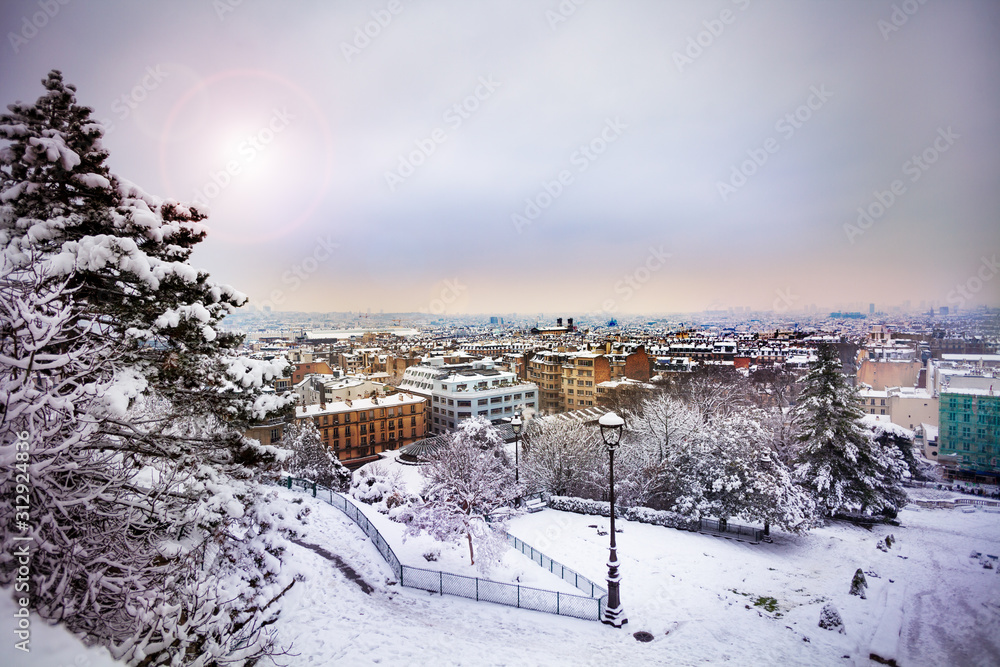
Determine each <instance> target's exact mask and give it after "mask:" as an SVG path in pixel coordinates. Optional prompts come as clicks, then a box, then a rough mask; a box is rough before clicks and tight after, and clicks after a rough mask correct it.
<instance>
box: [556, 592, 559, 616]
mask: <svg viewBox="0 0 1000 667" xmlns="http://www.w3.org/2000/svg"><path fill="white" fill-rule="evenodd" d="M556 614H559V591H556Z"/></svg>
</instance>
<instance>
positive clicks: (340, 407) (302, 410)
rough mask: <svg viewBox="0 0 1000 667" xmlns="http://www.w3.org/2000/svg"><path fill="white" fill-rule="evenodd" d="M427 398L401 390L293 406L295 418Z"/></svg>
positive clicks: (419, 400)
mask: <svg viewBox="0 0 1000 667" xmlns="http://www.w3.org/2000/svg"><path fill="white" fill-rule="evenodd" d="M426 400H427V399H426V398H424V397H422V396H414V395H413V394H409V393H405V392H401V393H398V394H393V395H391V396H385V397H383V398H377V397H373V398H358V399H355V400H352V401H350V402H349V403H350V404H348V401H333V402H331V403H327V404H326V407H322V406H321V405H300V406H298V407H296V408H295V417H296V418H299V419H301V418H305V417H317V416H321V415H329V414H334V413H341V412H354V411H355V410H370V409H374V408H392V407H396V406H398V405H412V404H415V403H423V402H425V401H426Z"/></svg>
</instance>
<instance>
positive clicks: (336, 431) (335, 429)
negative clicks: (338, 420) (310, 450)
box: [333, 426, 340, 438]
mask: <svg viewBox="0 0 1000 667" xmlns="http://www.w3.org/2000/svg"><path fill="white" fill-rule="evenodd" d="M333 437H335V438H339V437H340V427H339V426H334V427H333Z"/></svg>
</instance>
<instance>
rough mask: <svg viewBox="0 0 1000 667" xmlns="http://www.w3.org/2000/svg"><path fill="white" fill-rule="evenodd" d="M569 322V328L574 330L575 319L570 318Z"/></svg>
mask: <svg viewBox="0 0 1000 667" xmlns="http://www.w3.org/2000/svg"><path fill="white" fill-rule="evenodd" d="M567 322H568V323H569V328H570V329H572V328H573V318H572V317H571V318H569V319H568V320H567Z"/></svg>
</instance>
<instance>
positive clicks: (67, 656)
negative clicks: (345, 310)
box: [0, 491, 1000, 667]
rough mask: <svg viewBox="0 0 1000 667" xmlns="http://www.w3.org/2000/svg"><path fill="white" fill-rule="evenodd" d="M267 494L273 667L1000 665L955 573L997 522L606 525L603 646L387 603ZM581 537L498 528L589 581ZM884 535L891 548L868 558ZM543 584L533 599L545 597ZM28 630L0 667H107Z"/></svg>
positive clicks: (980, 596)
mask: <svg viewBox="0 0 1000 667" xmlns="http://www.w3.org/2000/svg"><path fill="white" fill-rule="evenodd" d="M282 493H284V494H288V496H289V497H300V498H301V499H302V503H303V504H305V505H308V506H309V507H311V508H312V512H311V513H310V515H309V519H308V524H307V532H306V534H305V535H304V536H303V537H302V538H301V539H300V540H299V541H300V542H302V543H303V544H308V545H311V546H313V547H316V548H315V549H314V548H310V547H305V546H294V547H293V551H292V553H291V554H290V555H291V557H292V562H293V563H294V566H295V567H296V568H297V569H299V570H301V571H303V572H305V573H307V576H308V580H307V581H305V582H303V584H304V585H296V586H295V587H294V588H293V589H292V590H291V591H290V592H289V594H288V598H287V600H286V604H285V611H284V613H283V614H282V616H281V619H280V620H279V622H278V623H277V624H276V626H275V627H276V631H277V632H278V638H279V640H280V642H281V643H282V644H283V645H285V646H289V647H290V648H289V653H288V654H287V655H285V656H282V657H280V658H278V659H277V660H276V661H275V663H274V664H285V665H291V666H292V667H296V666H298V665H333V664H337V665H373V664H381V665H594V666H596V665H609V664H615V665H619V664H622V665H624V664H627V665H646V664H649V665H667V664H669V665H706V664H711V665H715V664H724V663H732V664H743V665H778V664H780V665H870V664H874V663H872V662H871V661H870V660H869V653H870V651H871V650H873V648H874V649H875V650H877V652H879V653H880V654H881V655H883V656H884V657H895V658H896V660H897V662H898V664H900V665H905V666H911V665H928V666H934V667H938V666H941V665H949V666H951V665H955V666H965V665H973V666H980V665H981V666H987V665H998V664H1000V573H998V570H997V569H984V568H983V567H982V565H981V563H980V561H979V560H978V559H974V558H970V554H971V553H972V552H973V551H975V552H980V553H982V554H983V555H984V556H985V555H986V554H994V555H1000V513H993V512H986V511H984V510H982V509H977V510H975V511H963V510H960V509H955V510H944V509H934V510H922V509H918V508H915V507H914V506H912V505H911V506H910V508H909V509H906V510H904V511H902V512H901V513H900V517H899V518H900V521H901V522H902V524H903V525H902V526H901V527H888V526H879V527H876V528H875V529H874V530H873V531H867V530H865V529H863V528H858V527H854V526H850V525H844V524H836V525H832V526H829V527H826V528H822V529H817V530H814V531H812V532H811V533H809V534H808V535H805V536H790V535H784V534H780V533H779V534H776V535H775V536H774V543H773V544H760V545H750V544H745V543H741V542H735V541H730V540H726V539H722V538H716V537H709V536H704V535H698V534H692V533H686V532H682V531H677V530H673V529H669V528H662V527H658V526H650V525H645V524H637V523H633V522H627V521H621V522H620V527H621V528H622V531H623V532H622V533H620V534H619V535H618V545H619V557H620V558H621V561H622V575H623V582H622V601H623V604H624V606H625V610H626V613H627V616H628V618H629V623H628V625H626V626H625V628H624V629H621V630H617V629H614V628H610V627H607V626H604V625H601V624H600V623H597V622H593V621H582V620H576V619H572V618H564V617H559V616H553V615H550V614H544V613H540V612H531V611H525V610H520V609H514V608H509V607H503V606H499V605H493V604H488V603H477V602H475V601H471V600H465V599H461V598H454V597H448V596H445V597H441V596H439V595H436V594H430V593H426V592H422V591H418V590H414V589H409V588H400V587H399V586H398V585H396V584H395V583H393V582H394V579H395V578H394V576H393V574H392V571H391V570H390V569H389V567H388V565H386V564H385V561H383V560H382V557H381V556H380V555H379V554H378V552H377V551H376V550H375V548H374V546H373V545H372V544H371V542H370V541H369V540H368V539H367V538H366V537H365V535H364V533H362V532H361V530H360V529H359V528H358V527H357V526H356V525H355V524H354V523H353V522H352V521H351V520H350V519H348V518H347V517H345V516H344V515H343V514H342V513H341V512H340V511H339V510H337V509H335V508H333V507H331V506H329V505H327V504H326V503H325V502H322V501H320V500H316V499H313V498H311V497H309V496H308V495H305V494H298V493H297V492H289V491H283V492H282ZM592 525H594V526H599V527H600V528H602V529H605V528H606V527H607V519H604V518H598V517H590V516H581V515H576V514H570V513H565V512H557V511H554V510H545V511H542V512H538V513H536V514H529V515H524V516H521V517H518V518H516V519H514V520H512V521H511V524H510V530H511V532H512V533H513V534H515V535H517V536H519V537H521V538H522V539H524V540H525V541H527V542H528V543H531V544H533V545H535V546H536V547H539V548H541V549H542V550H544V551H545V552H546V553H547V554H548V555H550V556H552V557H553V558H555V559H557V560H560V561H562V562H564V563H565V564H566V565H568V566H570V567H574V568H576V569H578V570H579V571H580V572H581V573H582V574H584V575H587V576H589V577H592V578H594V579H595V580H597V581H601V580H602V579H603V577H604V576H605V572H606V568H605V564H604V562H605V560H606V558H607V539H608V538H607V536H600V535H598V534H597V529H595V528H591V527H590V526H592ZM890 533H892V534H894V535H895V537H896V539H897V542H896V543H895V544H894V545H893V546H892V548H890V549H889V550H888V551H886V552H883V551H880V550H878V549H877V548H876V544H877V543H878V541H879V540H881V539H884V538H885V536H886V535H888V534H890ZM391 539H394V538H391ZM461 547H462V545H457V546H456V547H455V548H454V549H455V554H454V556H455V558H454V560H452V559H450V558H448V557H446V553H448V551H449V550H448V548H447V547H445V546H444V545H442V546H441V549H442V560H441V561H439V562H438V563H429V564H428V565H429V566H430V567H437V566H439V565H441V564H444V565H446V566H447V569H451V567H452V565H454V566H455V567H458V566H459V565H460V564H462V563H464V564H465V566H466V567H467V565H468V552H467V550H466V551H465V552H464V553H463V551H462V548H461ZM422 548H423V546H422V545H420V546H418V545H417V544H416V543H411V544H410V546H407V547H402V548H401V550H402V551H404V552H407V554H408V555H406V556H403V554H401V556H403V559H404V561H405V560H408V559H409V557H411V556H413V555H414V554H416V555H417V556H419V554H418V553H417V552H419V551H420V550H421V549H422ZM411 549H412V550H411ZM331 556H333V557H335V558H331ZM460 556H464V559H463V558H461V557H460ZM512 556H516V557H517V558H523V557H522V556H520V555H519V554H516V553H515V554H512ZM420 560H421V561H422V560H423V559H422V558H420ZM338 561H339V562H338ZM512 562H513V563H514V565H508V566H504V567H501V568H499V572H495V573H491V576H493V575H497V576H498V577H503V576H509V575H510V574H511V573H512V572H514V571H516V569H517V568H518V567H520V566H521V564H519V563H518V561H517V560H516V559H515V560H513V561H512ZM524 562H526V563H527V565H526V567H527V568H532V567H534V568H537V566H534V565H533V564H532V563H530V562H529V561H527V560H526V559H525V561H524ZM414 564H415V565H418V564H419V563H414ZM859 567H860V568H862V569H863V570H864V571H866V572H868V573H869V575H868V577H867V578H868V584H869V587H868V591H867V599H865V600H862V599H860V598H858V597H854V596H850V595H848V589H849V586H850V581H851V576H852V575H853V573H854V571H855V570H856V569H857V568H859ZM537 569H538V570H539V572H541V570H540V568H537ZM469 573H474V571H472V570H470V571H469ZM352 574H353V575H354V576H355V577H357V578H360V581H358V580H357V579H355V578H352V576H351V575H352ZM541 575H542V579H540V580H537V581H536V582H535V583H536V585H544V586H545V587H551V586H556V585H558V583H559V582H558V580H557V579H555V578H554V577H550V575H548V574H547V573H545V572H541ZM875 575H877V576H875ZM366 590H367V591H368V592H366ZM768 598H773V601H771V600H769V599H768ZM827 602H832V603H833V605H834V606H836V608H837V609H838V610H839V612H840V614H841V616H842V617H843V619H844V623H845V626H846V632H845V633H844V634H840V633H838V632H836V631H829V630H823V629H821V628H819V627H818V625H817V623H818V620H819V612H820V609H821V608H822V607H823V605H824V604H825V603H827ZM755 603H756V604H755ZM12 609H13V607H12V606H11V604H10V603H9V601H7V600H4V601H3V606H2V607H0V613H2V614H3V615H4V616H7V617H8V618H10V613H9V612H10V610H12ZM35 627H36V628H37V634H36V635H34V638H35V639H36V641H35V642H33V651H32V654H31V656H30V659H29V660H23V659H22V660H20V661H15V659H14V658H13V657H9V656H12V655H13V654H12V652H11V645H12V642H11V641H10V639H9V638H8V640H6V641H5V642H4V645H3V647H2V648H0V663H2V664H3V665H22V664H24V665H62V664H66V665H70V664H72V665H78V664H83V663H82V662H81V660H83V661H88V663H87V664H90V665H98V664H100V665H103V664H107V662H106V661H104V660H103V656H99V655H98V653H95V652H93V651H85V650H84V649H82V648H81V647H80V646H79V644H78V643H77V644H74V641H75V640H73V638H72V637H70V636H69V635H68V634H67V633H64V632H63V631H59V630H54V629H52V628H47V627H43V626H41V625H40V624H38V625H36V626H35ZM639 630H645V631H647V632H650V633H652V634H653V636H654V639H653V641H652V642H649V643H640V642H637V641H636V640H635V639H634V638H633V636H632V633H634V632H637V631H639ZM892 653H895V655H894V656H893V655H891V654H892ZM22 657H23V656H22Z"/></svg>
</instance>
